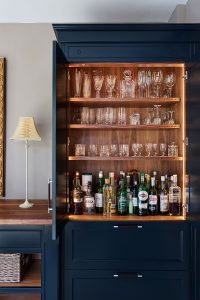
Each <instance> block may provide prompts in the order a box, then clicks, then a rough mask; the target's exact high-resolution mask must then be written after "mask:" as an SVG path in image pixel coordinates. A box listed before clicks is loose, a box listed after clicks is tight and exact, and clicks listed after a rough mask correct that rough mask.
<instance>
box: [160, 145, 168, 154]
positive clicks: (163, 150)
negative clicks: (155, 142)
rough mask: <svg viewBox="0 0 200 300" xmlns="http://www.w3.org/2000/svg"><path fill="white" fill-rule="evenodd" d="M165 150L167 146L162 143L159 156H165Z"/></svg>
mask: <svg viewBox="0 0 200 300" xmlns="http://www.w3.org/2000/svg"><path fill="white" fill-rule="evenodd" d="M166 150H167V145H166V144H164V143H161V144H160V152H161V156H165V155H166Z"/></svg>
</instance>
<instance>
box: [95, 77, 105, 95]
mask: <svg viewBox="0 0 200 300" xmlns="http://www.w3.org/2000/svg"><path fill="white" fill-rule="evenodd" d="M93 81H94V89H95V91H96V98H100V91H101V88H102V85H103V81H104V76H102V75H94V76H93Z"/></svg>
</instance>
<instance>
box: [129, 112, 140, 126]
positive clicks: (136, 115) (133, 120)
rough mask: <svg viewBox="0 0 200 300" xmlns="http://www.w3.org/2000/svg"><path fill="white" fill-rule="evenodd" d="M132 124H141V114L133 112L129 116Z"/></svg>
mask: <svg viewBox="0 0 200 300" xmlns="http://www.w3.org/2000/svg"><path fill="white" fill-rule="evenodd" d="M129 119H130V125H140V114H139V113H132V114H131V115H130V117H129Z"/></svg>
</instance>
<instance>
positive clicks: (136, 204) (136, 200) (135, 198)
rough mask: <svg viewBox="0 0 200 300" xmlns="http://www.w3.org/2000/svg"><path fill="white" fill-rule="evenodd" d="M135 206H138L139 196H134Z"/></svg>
mask: <svg viewBox="0 0 200 300" xmlns="http://www.w3.org/2000/svg"><path fill="white" fill-rule="evenodd" d="M133 206H138V199H137V197H133Z"/></svg>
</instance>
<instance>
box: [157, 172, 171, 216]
mask: <svg viewBox="0 0 200 300" xmlns="http://www.w3.org/2000/svg"><path fill="white" fill-rule="evenodd" d="M165 178H166V175H165V176H161V188H160V191H159V203H160V214H161V215H168V213H169V194H168V190H167V188H166V183H165Z"/></svg>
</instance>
